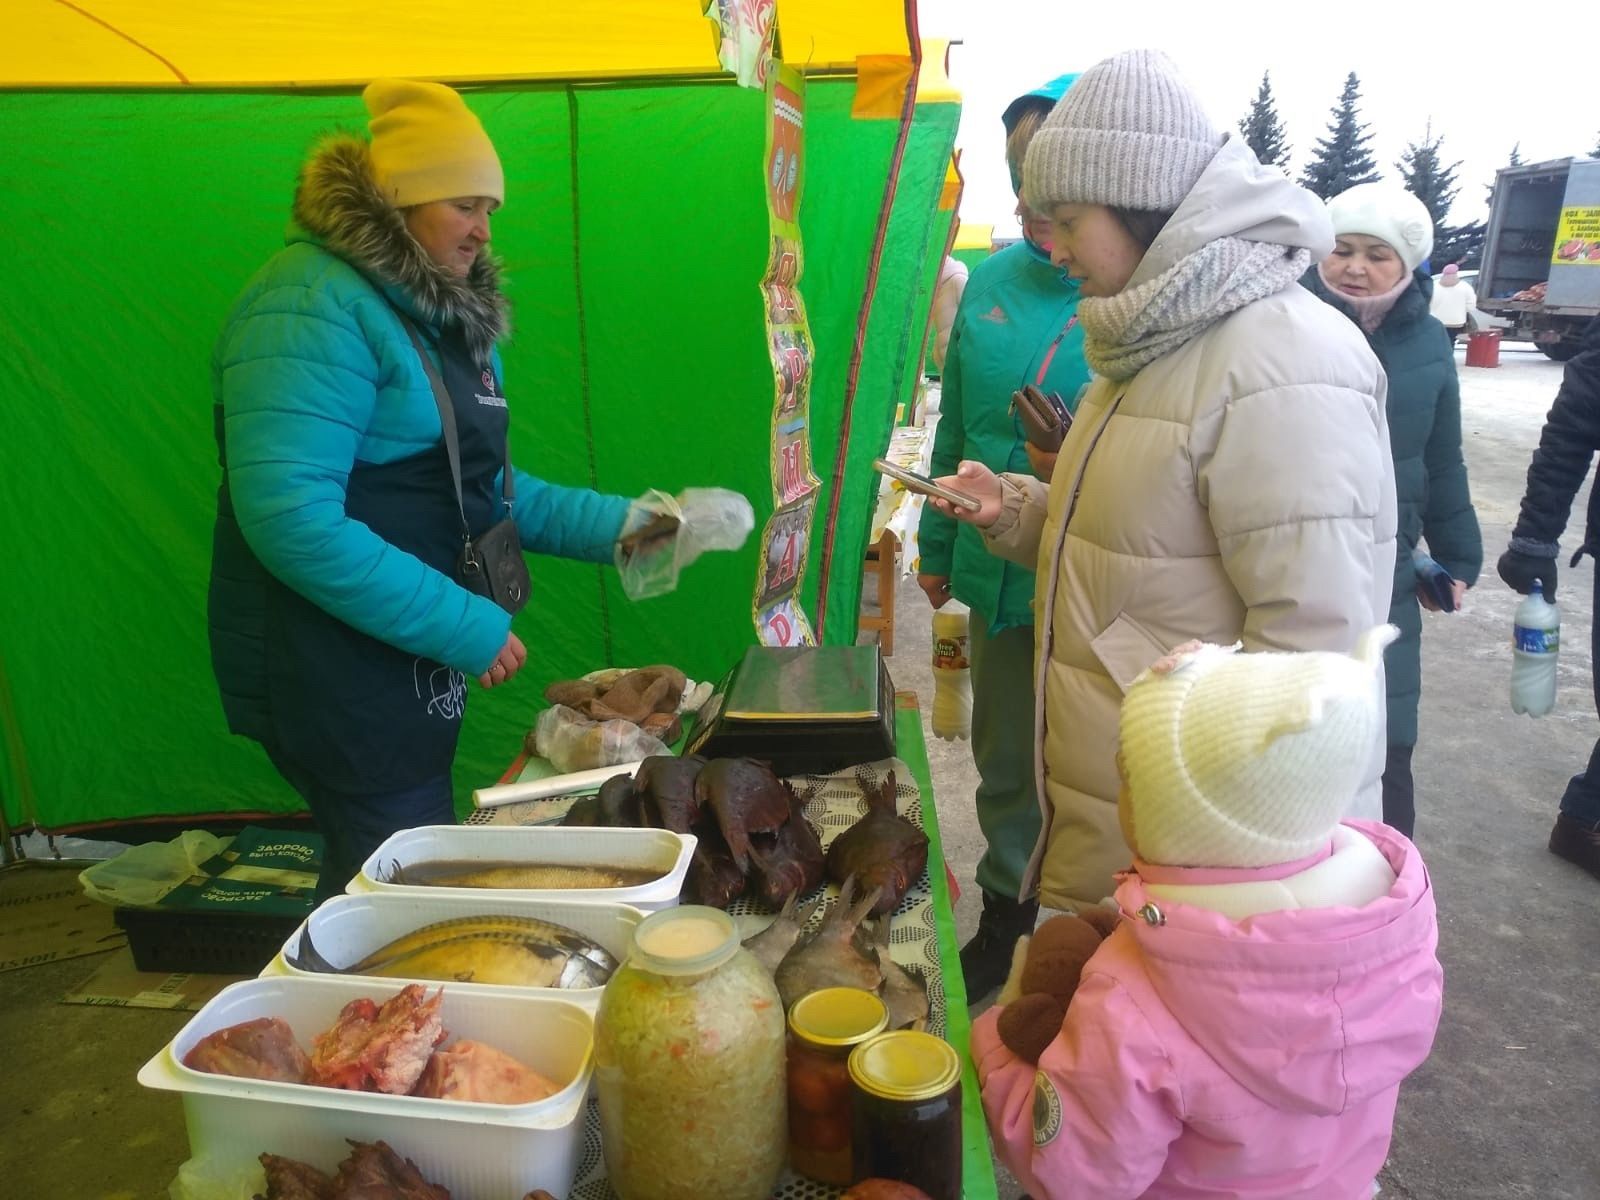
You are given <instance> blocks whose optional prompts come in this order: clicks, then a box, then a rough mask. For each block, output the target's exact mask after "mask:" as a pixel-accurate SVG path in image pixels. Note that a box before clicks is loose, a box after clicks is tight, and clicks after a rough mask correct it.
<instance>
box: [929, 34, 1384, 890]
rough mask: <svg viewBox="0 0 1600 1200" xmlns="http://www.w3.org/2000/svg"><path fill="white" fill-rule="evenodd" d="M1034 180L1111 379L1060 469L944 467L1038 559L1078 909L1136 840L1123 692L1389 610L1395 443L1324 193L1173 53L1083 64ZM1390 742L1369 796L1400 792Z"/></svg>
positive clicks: (1099, 386)
mask: <svg viewBox="0 0 1600 1200" xmlns="http://www.w3.org/2000/svg"><path fill="white" fill-rule="evenodd" d="M1024 195H1025V197H1026V198H1027V201H1028V203H1029V204H1030V205H1031V206H1033V207H1035V208H1036V209H1038V210H1039V211H1042V212H1048V213H1049V214H1050V215H1051V217H1052V219H1053V221H1054V239H1055V242H1054V244H1055V251H1054V257H1055V261H1056V263H1057V265H1059V266H1062V267H1064V268H1065V269H1067V270H1068V272H1069V273H1070V274H1071V275H1072V276H1073V277H1074V278H1077V279H1080V280H1081V281H1082V295H1083V297H1084V298H1083V300H1082V301H1081V303H1080V306H1079V310H1078V311H1079V319H1080V321H1081V322H1082V324H1083V327H1084V331H1085V350H1086V355H1087V358H1088V360H1089V365H1090V367H1091V368H1092V369H1093V370H1094V371H1095V373H1096V375H1097V376H1098V378H1097V379H1096V380H1095V382H1094V383H1093V384H1091V385H1090V388H1089V391H1088V392H1087V393H1086V394H1085V395H1084V397H1083V399H1082V401H1081V402H1080V405H1079V408H1078V413H1077V419H1076V421H1075V422H1074V424H1073V427H1072V430H1071V433H1070V434H1069V435H1068V438H1067V441H1066V442H1065V444H1064V445H1063V446H1062V448H1061V454H1060V458H1059V460H1058V461H1057V463H1056V466H1055V469H1054V473H1053V475H1052V480H1051V483H1050V484H1049V485H1048V487H1047V485H1046V484H1043V483H1041V482H1040V481H1038V480H1036V479H1033V478H1031V477H1028V476H1023V475H1000V476H996V475H994V474H993V473H992V472H990V471H989V469H988V468H986V467H984V466H983V465H982V464H981V463H973V462H964V463H962V464H961V467H960V469H959V472H958V474H957V475H955V476H950V477H948V478H946V479H945V480H944V481H943V482H945V483H946V484H947V485H948V486H951V487H954V488H956V489H958V490H961V491H965V492H967V493H969V494H971V495H973V496H975V497H977V498H978V499H980V500H981V501H982V502H983V503H982V507H981V508H980V509H979V510H978V511H977V512H975V513H968V512H965V511H961V510H954V509H952V508H951V506H949V505H947V504H945V503H944V502H938V503H939V507H941V508H942V509H944V510H945V511H947V512H949V513H950V514H951V515H952V516H955V517H957V518H958V519H963V520H970V521H972V522H973V523H974V524H976V525H978V526H980V527H983V528H984V533H985V538H986V540H987V543H988V545H989V548H990V550H991V551H992V552H994V553H996V554H999V555H1002V556H1003V557H1006V558H1008V559H1011V560H1013V561H1015V562H1018V563H1022V564H1024V565H1028V566H1033V567H1036V569H1037V571H1038V588H1037V593H1036V598H1035V610H1036V611H1035V619H1036V628H1037V630H1038V634H1037V637H1038V651H1039V653H1038V663H1039V667H1038V678H1037V681H1036V692H1037V694H1036V696H1035V718H1034V719H1035V722H1036V727H1037V732H1038V737H1037V739H1036V741H1037V751H1036V762H1035V771H1036V773H1037V775H1038V777H1039V781H1040V787H1039V794H1040V796H1041V804H1042V806H1043V807H1044V809H1045V813H1044V817H1045V826H1044V831H1043V833H1042V834H1041V836H1040V840H1039V844H1038V845H1037V846H1036V847H1035V849H1034V853H1033V857H1032V861H1031V862H1030V865H1029V879H1028V880H1027V881H1026V884H1027V885H1031V886H1036V887H1037V888H1038V890H1039V895H1040V899H1041V901H1042V902H1043V903H1044V904H1046V905H1048V906H1050V907H1055V908H1072V907H1081V906H1083V905H1085V904H1093V903H1097V902H1098V901H1099V900H1101V899H1102V898H1103V897H1105V896H1107V895H1109V894H1110V893H1111V891H1112V888H1113V882H1112V875H1113V873H1114V872H1116V871H1118V870H1121V869H1122V868H1124V867H1126V866H1127V865H1128V863H1129V862H1130V861H1131V854H1130V852H1129V850H1128V848H1127V846H1126V844H1125V843H1124V842H1123V838H1122V834H1121V832H1120V831H1119V829H1118V827H1117V809H1116V798H1117V787H1118V785H1117V771H1116V765H1115V752H1116V740H1117V715H1118V710H1119V708H1120V706H1121V703H1122V694H1123V691H1124V690H1125V689H1126V688H1127V687H1128V685H1129V684H1131V683H1132V682H1133V680H1134V678H1135V677H1136V676H1137V675H1138V674H1139V673H1140V672H1141V671H1143V670H1144V669H1145V668H1146V667H1147V666H1149V665H1150V664H1151V662H1153V661H1154V660H1155V659H1157V658H1159V657H1161V656H1162V655H1164V654H1165V653H1166V652H1167V651H1169V650H1171V649H1172V648H1173V647H1174V646H1177V645H1178V644H1180V643H1182V642H1185V641H1188V640H1189V639H1191V638H1200V639H1202V640H1204V641H1208V642H1215V643H1221V644H1224V645H1226V644H1229V643H1232V642H1235V641H1238V642H1242V643H1243V645H1244V649H1245V650H1247V651H1253V650H1332V651H1345V652H1348V651H1350V650H1352V649H1353V648H1354V647H1355V644H1356V640H1357V638H1358V637H1359V636H1360V635H1361V634H1362V633H1363V632H1364V631H1366V630H1367V629H1370V628H1371V627H1372V626H1374V625H1377V624H1379V623H1381V622H1382V621H1383V620H1384V618H1385V616H1386V615H1387V613H1388V611H1389V592H1390V589H1391V586H1392V583H1393V579H1394V563H1395V520H1396V517H1395V490H1394V467H1393V464H1392V462H1391V460H1390V456H1389V437H1388V430H1387V428H1386V425H1385V422H1384V397H1385V392H1386V383H1385V379H1384V375H1383V371H1382V369H1381V368H1380V367H1379V365H1378V362H1377V360H1376V358H1374V356H1373V354H1372V352H1371V350H1370V349H1369V348H1368V347H1367V344H1366V341H1365V340H1364V339H1363V338H1362V337H1361V336H1360V333H1359V331H1358V330H1356V329H1355V327H1354V326H1352V325H1351V324H1350V322H1349V321H1345V320H1341V319H1340V318H1339V315H1338V314H1337V313H1334V312H1333V310H1331V309H1330V308H1328V306H1327V305H1325V304H1322V303H1321V302H1319V301H1318V300H1317V299H1316V297H1314V296H1312V295H1311V294H1310V293H1309V292H1307V291H1306V290H1305V289H1304V288H1302V287H1300V286H1299V285H1298V280H1299V277H1300V276H1301V274H1303V273H1304V271H1305V270H1306V268H1307V267H1308V266H1309V265H1310V264H1312V263H1314V262H1316V261H1317V260H1319V259H1320V258H1321V257H1323V256H1324V255H1325V254H1326V253H1327V252H1328V251H1329V250H1330V249H1331V248H1332V246H1333V233H1332V229H1331V227H1330V225H1329V223H1328V218H1327V215H1326V213H1325V211H1324V209H1323V206H1322V204H1321V203H1320V202H1319V201H1318V200H1317V199H1316V197H1315V196H1313V195H1312V194H1311V193H1310V192H1307V191H1305V190H1304V189H1302V188H1300V187H1297V186H1296V185H1294V184H1292V183H1290V182H1289V181H1288V180H1287V179H1286V178H1285V177H1284V176H1283V174H1282V173H1281V172H1279V171H1277V170H1274V169H1271V168H1267V167H1263V166H1262V165H1261V164H1260V163H1259V162H1258V161H1257V160H1256V157H1255V155H1254V154H1253V153H1252V152H1251V151H1250V150H1249V148H1248V147H1247V146H1245V144H1244V143H1243V142H1242V141H1241V140H1240V139H1239V138H1238V137H1237V136H1234V135H1224V134H1223V133H1222V131H1221V130H1220V129H1218V127H1217V126H1216V125H1214V124H1213V123H1212V122H1211V121H1210V119H1209V118H1208V117H1207V116H1206V115H1205V113H1204V111H1203V110H1202V108H1201V106H1200V103H1199V101H1198V99H1197V98H1196V97H1195V96H1194V94H1193V93H1192V92H1191V91H1190V90H1189V89H1188V88H1187V86H1186V85H1185V84H1184V83H1183V82H1182V81H1181V80H1180V79H1179V78H1178V76H1177V74H1176V71H1175V68H1174V67H1173V65H1172V63H1171V62H1170V61H1169V60H1167V59H1166V58H1165V57H1164V56H1163V55H1161V54H1159V53H1156V52H1153V51H1130V52H1127V53H1124V54H1120V55H1117V56H1115V57H1113V58H1110V59H1107V60H1106V61H1104V62H1102V63H1100V64H1098V65H1097V66H1095V67H1094V68H1092V69H1091V70H1090V71H1087V72H1085V73H1084V75H1083V76H1082V77H1081V78H1080V79H1079V80H1078V82H1077V83H1076V84H1075V85H1074V86H1073V87H1072V89H1071V90H1070V91H1068V92H1067V94H1066V96H1065V98H1064V99H1063V100H1062V101H1061V103H1060V104H1058V105H1057V106H1056V108H1055V110H1054V111H1053V112H1052V113H1051V115H1050V117H1049V118H1048V119H1047V121H1046V122H1045V124H1044V126H1043V127H1042V128H1041V129H1040V130H1039V133H1038V134H1037V135H1036V137H1035V140H1034V143H1033V146H1032V147H1031V149H1030V150H1029V153H1028V159H1027V165H1026V170H1025V174H1024ZM1380 727H1381V723H1380ZM1381 743H1382V739H1377V740H1376V741H1375V742H1374V744H1373V746H1372V749H1371V755H1370V762H1369V769H1368V771H1367V773H1366V784H1365V786H1364V787H1363V789H1362V791H1361V795H1360V797H1359V798H1358V800H1357V805H1356V808H1355V809H1354V810H1353V811H1352V812H1351V813H1350V814H1349V815H1351V816H1361V817H1374V818H1375V817H1376V816H1377V815H1378V813H1379V811H1380V805H1379V800H1378V779H1379V776H1380V775H1381V773H1382V763H1383V746H1382V744H1381Z"/></svg>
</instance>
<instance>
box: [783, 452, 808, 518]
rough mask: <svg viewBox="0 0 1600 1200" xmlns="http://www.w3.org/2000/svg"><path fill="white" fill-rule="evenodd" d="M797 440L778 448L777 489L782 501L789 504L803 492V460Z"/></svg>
mask: <svg viewBox="0 0 1600 1200" xmlns="http://www.w3.org/2000/svg"><path fill="white" fill-rule="evenodd" d="M802 448H803V447H802V446H801V444H800V442H799V441H793V442H790V443H789V444H788V445H786V446H781V447H779V449H778V456H779V463H778V491H779V493H780V494H781V495H782V496H783V502H784V503H785V504H789V503H791V502H792V501H794V500H797V499H799V498H800V496H801V495H802V494H804V492H805V485H806V480H805V461H804V456H803V455H802V453H801V450H802Z"/></svg>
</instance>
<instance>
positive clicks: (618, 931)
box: [261, 888, 644, 1012]
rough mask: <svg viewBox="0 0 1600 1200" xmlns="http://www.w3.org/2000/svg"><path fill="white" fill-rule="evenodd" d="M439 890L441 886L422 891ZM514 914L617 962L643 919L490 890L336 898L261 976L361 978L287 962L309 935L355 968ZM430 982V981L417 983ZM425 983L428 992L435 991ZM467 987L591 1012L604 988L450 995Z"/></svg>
mask: <svg viewBox="0 0 1600 1200" xmlns="http://www.w3.org/2000/svg"><path fill="white" fill-rule="evenodd" d="M427 890H429V891H433V892H439V891H440V889H438V888H430V889H427ZM475 916H517V917H537V918H538V919H540V920H542V921H553V922H554V923H556V924H557V925H565V926H566V927H567V928H568V929H571V930H572V931H574V932H575V933H581V934H583V935H584V936H585V937H587V938H590V939H592V940H593V941H595V942H598V943H599V944H600V945H601V946H603V947H604V948H605V949H606V950H608V951H610V953H611V956H612V957H613V958H615V959H616V960H617V962H618V963H619V964H620V963H621V962H622V960H623V959H624V958H625V957H626V956H627V953H628V947H629V945H630V944H631V942H632V940H633V928H634V926H635V925H637V924H638V923H639V921H640V920H641V919H642V918H643V916H644V913H643V912H641V911H640V910H639V909H637V908H633V907H631V906H629V905H626V904H599V903H595V904H585V903H573V902H571V901H561V902H557V901H550V900H520V899H517V898H516V897H514V896H513V897H511V898H509V899H508V898H505V897H502V896H499V895H497V894H495V893H494V892H492V891H481V892H473V893H471V894H467V895H462V894H461V893H460V892H458V891H456V890H454V889H451V890H449V891H448V892H444V893H443V894H440V895H428V896H417V895H410V894H402V895H392V894H388V893H377V892H371V893H366V894H364V895H357V896H334V897H333V898H332V899H329V900H326V901H324V902H323V903H322V904H321V905H319V906H318V907H317V910H316V911H315V912H313V913H312V914H311V915H310V916H309V917H307V918H306V919H305V922H304V923H303V924H302V925H301V926H300V928H299V929H296V930H295V931H294V933H293V934H291V935H290V937H289V940H288V941H287V942H285V943H284V944H283V949H282V950H280V951H279V952H278V955H277V957H276V958H274V959H273V960H272V961H271V962H270V963H268V964H267V966H266V968H265V969H264V970H263V971H262V972H261V974H262V976H263V977H266V976H274V975H289V976H297V977H299V978H303V979H349V978H365V977H364V976H362V977H357V976H347V975H328V974H324V973H322V972H314V971H302V970H300V969H299V968H298V967H294V966H292V965H290V963H289V956H290V955H291V954H295V955H298V953H299V950H300V937H301V934H302V933H304V932H305V931H306V930H307V929H309V930H310V931H311V941H312V944H313V945H315V946H316V948H317V952H318V953H319V954H321V955H322V957H324V958H325V959H327V960H328V961H329V962H331V963H335V964H341V965H342V964H348V963H358V962H360V961H361V960H362V959H363V958H365V957H366V956H367V955H369V954H371V953H372V952H373V951H374V950H377V949H380V948H381V947H383V946H387V945H388V944H389V943H390V942H392V941H394V940H395V939H396V938H399V937H404V936H405V935H406V934H408V933H411V932H412V931H414V930H417V929H421V928H422V927H423V926H425V925H432V924H433V923H434V922H436V921H449V920H453V919H455V918H457V917H475ZM416 982H418V983H427V982H428V981H427V980H417V981H416ZM438 986H439V985H438V984H437V983H430V984H429V987H430V990H431V989H432V988H434V987H438ZM457 988H470V989H471V990H472V991H474V992H498V993H502V994H506V995H512V996H547V997H550V998H553V999H559V1000H566V1001H569V1002H571V1003H573V1004H576V1005H579V1006H580V1007H582V1008H585V1009H587V1010H588V1011H590V1012H595V1011H596V1010H597V1009H598V1008H599V1007H600V993H601V992H602V991H604V990H605V989H604V987H592V988H523V987H512V986H509V985H502V984H482V983H452V984H449V989H450V990H452V991H454V990H455V989H457Z"/></svg>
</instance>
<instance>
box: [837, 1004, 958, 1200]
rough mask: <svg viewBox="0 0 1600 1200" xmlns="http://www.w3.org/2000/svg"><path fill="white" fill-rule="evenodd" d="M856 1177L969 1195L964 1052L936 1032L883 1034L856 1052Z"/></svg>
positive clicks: (937, 1196)
mask: <svg viewBox="0 0 1600 1200" xmlns="http://www.w3.org/2000/svg"><path fill="white" fill-rule="evenodd" d="M849 1067H850V1084H851V1088H852V1097H851V1098H852V1120H851V1127H852V1133H853V1136H852V1138H851V1151H852V1155H853V1158H854V1162H853V1169H854V1172H855V1178H856V1179H857V1180H861V1179H873V1178H877V1179H894V1180H898V1181H899V1182H901V1183H909V1184H912V1185H913V1186H915V1187H919V1188H921V1189H922V1190H923V1191H924V1192H926V1193H927V1194H928V1195H929V1196H930V1197H932V1200H961V1059H960V1058H959V1057H958V1056H957V1055H956V1052H955V1049H954V1047H952V1046H951V1045H950V1043H948V1042H946V1041H944V1040H943V1039H942V1038H937V1037H934V1036H933V1035H932V1034H931V1033H919V1032H916V1031H914V1030H910V1029H903V1030H899V1031H897V1032H894V1033H880V1034H879V1035H878V1036H877V1037H875V1038H872V1039H870V1040H868V1041H865V1042H862V1043H861V1044H860V1045H859V1046H857V1047H856V1048H855V1049H854V1050H852V1051H851V1052H850V1063H849Z"/></svg>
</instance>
